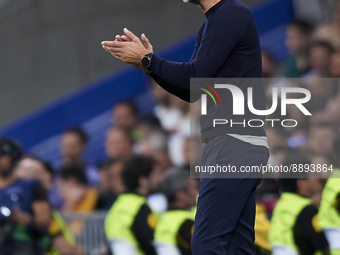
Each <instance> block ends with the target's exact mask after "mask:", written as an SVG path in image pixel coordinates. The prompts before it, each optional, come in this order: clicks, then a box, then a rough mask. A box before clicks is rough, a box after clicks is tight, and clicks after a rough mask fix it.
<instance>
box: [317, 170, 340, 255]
mask: <svg viewBox="0 0 340 255" xmlns="http://www.w3.org/2000/svg"><path fill="white" fill-rule="evenodd" d="M319 225H320V227H321V228H322V229H323V230H324V232H325V235H326V237H327V240H328V243H329V247H330V249H331V254H332V255H340V169H338V168H335V169H334V170H333V172H332V174H331V175H330V176H329V178H328V180H327V183H326V186H325V189H324V190H323V193H322V199H321V205H320V209H319Z"/></svg>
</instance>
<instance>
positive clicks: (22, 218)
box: [11, 209, 33, 226]
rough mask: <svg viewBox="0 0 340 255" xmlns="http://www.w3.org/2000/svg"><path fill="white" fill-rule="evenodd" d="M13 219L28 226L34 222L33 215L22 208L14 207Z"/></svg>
mask: <svg viewBox="0 0 340 255" xmlns="http://www.w3.org/2000/svg"><path fill="white" fill-rule="evenodd" d="M11 219H12V221H14V222H15V223H17V224H19V225H24V226H28V225H30V224H31V223H32V222H33V216H32V215H30V214H29V213H27V212H24V211H21V210H20V209H12V215H11Z"/></svg>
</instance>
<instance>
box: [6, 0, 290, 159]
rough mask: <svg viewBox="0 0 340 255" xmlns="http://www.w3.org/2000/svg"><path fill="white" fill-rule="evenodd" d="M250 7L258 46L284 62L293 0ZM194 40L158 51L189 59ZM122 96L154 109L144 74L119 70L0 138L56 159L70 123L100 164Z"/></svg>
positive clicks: (142, 107) (274, 0)
mask: <svg viewBox="0 0 340 255" xmlns="http://www.w3.org/2000/svg"><path fill="white" fill-rule="evenodd" d="M252 10H253V14H254V17H255V20H256V23H257V26H258V30H259V34H260V41H261V46H262V47H263V48H264V49H266V50H268V51H270V52H272V53H273V54H274V57H275V59H276V60H277V61H281V60H283V59H284V58H285V57H286V56H287V54H288V53H287V49H286V47H285V45H284V37H285V26H286V24H287V23H288V22H289V21H290V20H291V19H292V18H293V16H294V11H293V4H292V0H272V1H268V2H266V3H264V4H261V5H259V6H256V7H254V8H253V9H252ZM194 44H195V36H191V37H189V38H187V39H185V40H183V41H181V42H179V43H177V44H175V45H172V46H170V47H168V48H167V49H165V50H163V51H162V52H160V53H159V55H161V56H163V57H165V58H168V59H171V60H176V61H188V60H189V59H190V57H191V53H192V51H193V49H194ZM121 100H133V101H134V102H135V103H136V104H137V106H138V109H139V110H140V113H141V114H142V115H144V114H147V113H150V112H151V111H152V110H153V106H154V101H153V98H152V96H151V95H150V94H149V92H148V88H147V78H146V76H145V74H144V73H143V72H141V71H139V70H135V69H133V68H131V67H127V68H122V69H120V70H118V71H116V72H114V73H112V74H111V75H109V76H107V77H104V78H102V79H100V80H98V81H96V82H93V83H91V84H89V85H87V86H86V87H84V88H83V89H81V90H79V91H77V92H75V93H72V94H70V95H68V96H66V97H63V98H61V99H59V100H57V101H55V102H53V103H51V104H49V105H47V106H45V107H43V108H41V109H40V110H37V111H34V112H32V113H31V114H29V115H27V116H26V117H24V118H21V119H19V120H18V121H16V122H14V123H12V124H10V125H8V126H6V127H4V128H2V129H1V130H0V136H9V137H12V138H15V139H17V140H18V141H20V142H21V144H22V145H23V147H24V148H26V151H27V152H28V153H32V154H34V155H36V156H39V157H41V158H43V159H45V160H48V161H51V162H52V163H56V162H58V161H59V159H60V152H59V141H60V134H61V133H62V132H63V130H64V129H65V128H66V127H68V126H71V125H81V126H82V127H83V128H84V129H85V130H86V131H87V132H88V133H89V136H90V142H89V147H88V150H87V152H86V158H87V159H88V160H89V161H92V162H98V161H100V160H102V159H103V157H104V155H105V154H104V147H103V143H104V135H105V131H106V130H107V129H108V128H109V127H110V126H111V125H112V123H111V114H110V109H111V107H112V106H113V105H114V104H115V103H116V102H118V101H121Z"/></svg>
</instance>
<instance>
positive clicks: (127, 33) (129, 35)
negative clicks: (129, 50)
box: [124, 28, 138, 40]
mask: <svg viewBox="0 0 340 255" xmlns="http://www.w3.org/2000/svg"><path fill="white" fill-rule="evenodd" d="M124 34H125V35H126V36H127V37H129V38H130V39H131V40H138V37H137V36H135V34H134V33H132V32H131V31H130V30H128V29H127V28H124Z"/></svg>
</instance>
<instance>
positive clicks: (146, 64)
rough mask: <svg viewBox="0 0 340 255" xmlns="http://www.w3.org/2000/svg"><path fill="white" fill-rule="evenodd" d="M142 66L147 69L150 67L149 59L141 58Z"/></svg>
mask: <svg viewBox="0 0 340 255" xmlns="http://www.w3.org/2000/svg"><path fill="white" fill-rule="evenodd" d="M141 62H142V66H144V67H146V68H148V67H149V66H150V59H149V58H148V57H147V56H144V57H143V58H142V61H141Z"/></svg>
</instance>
